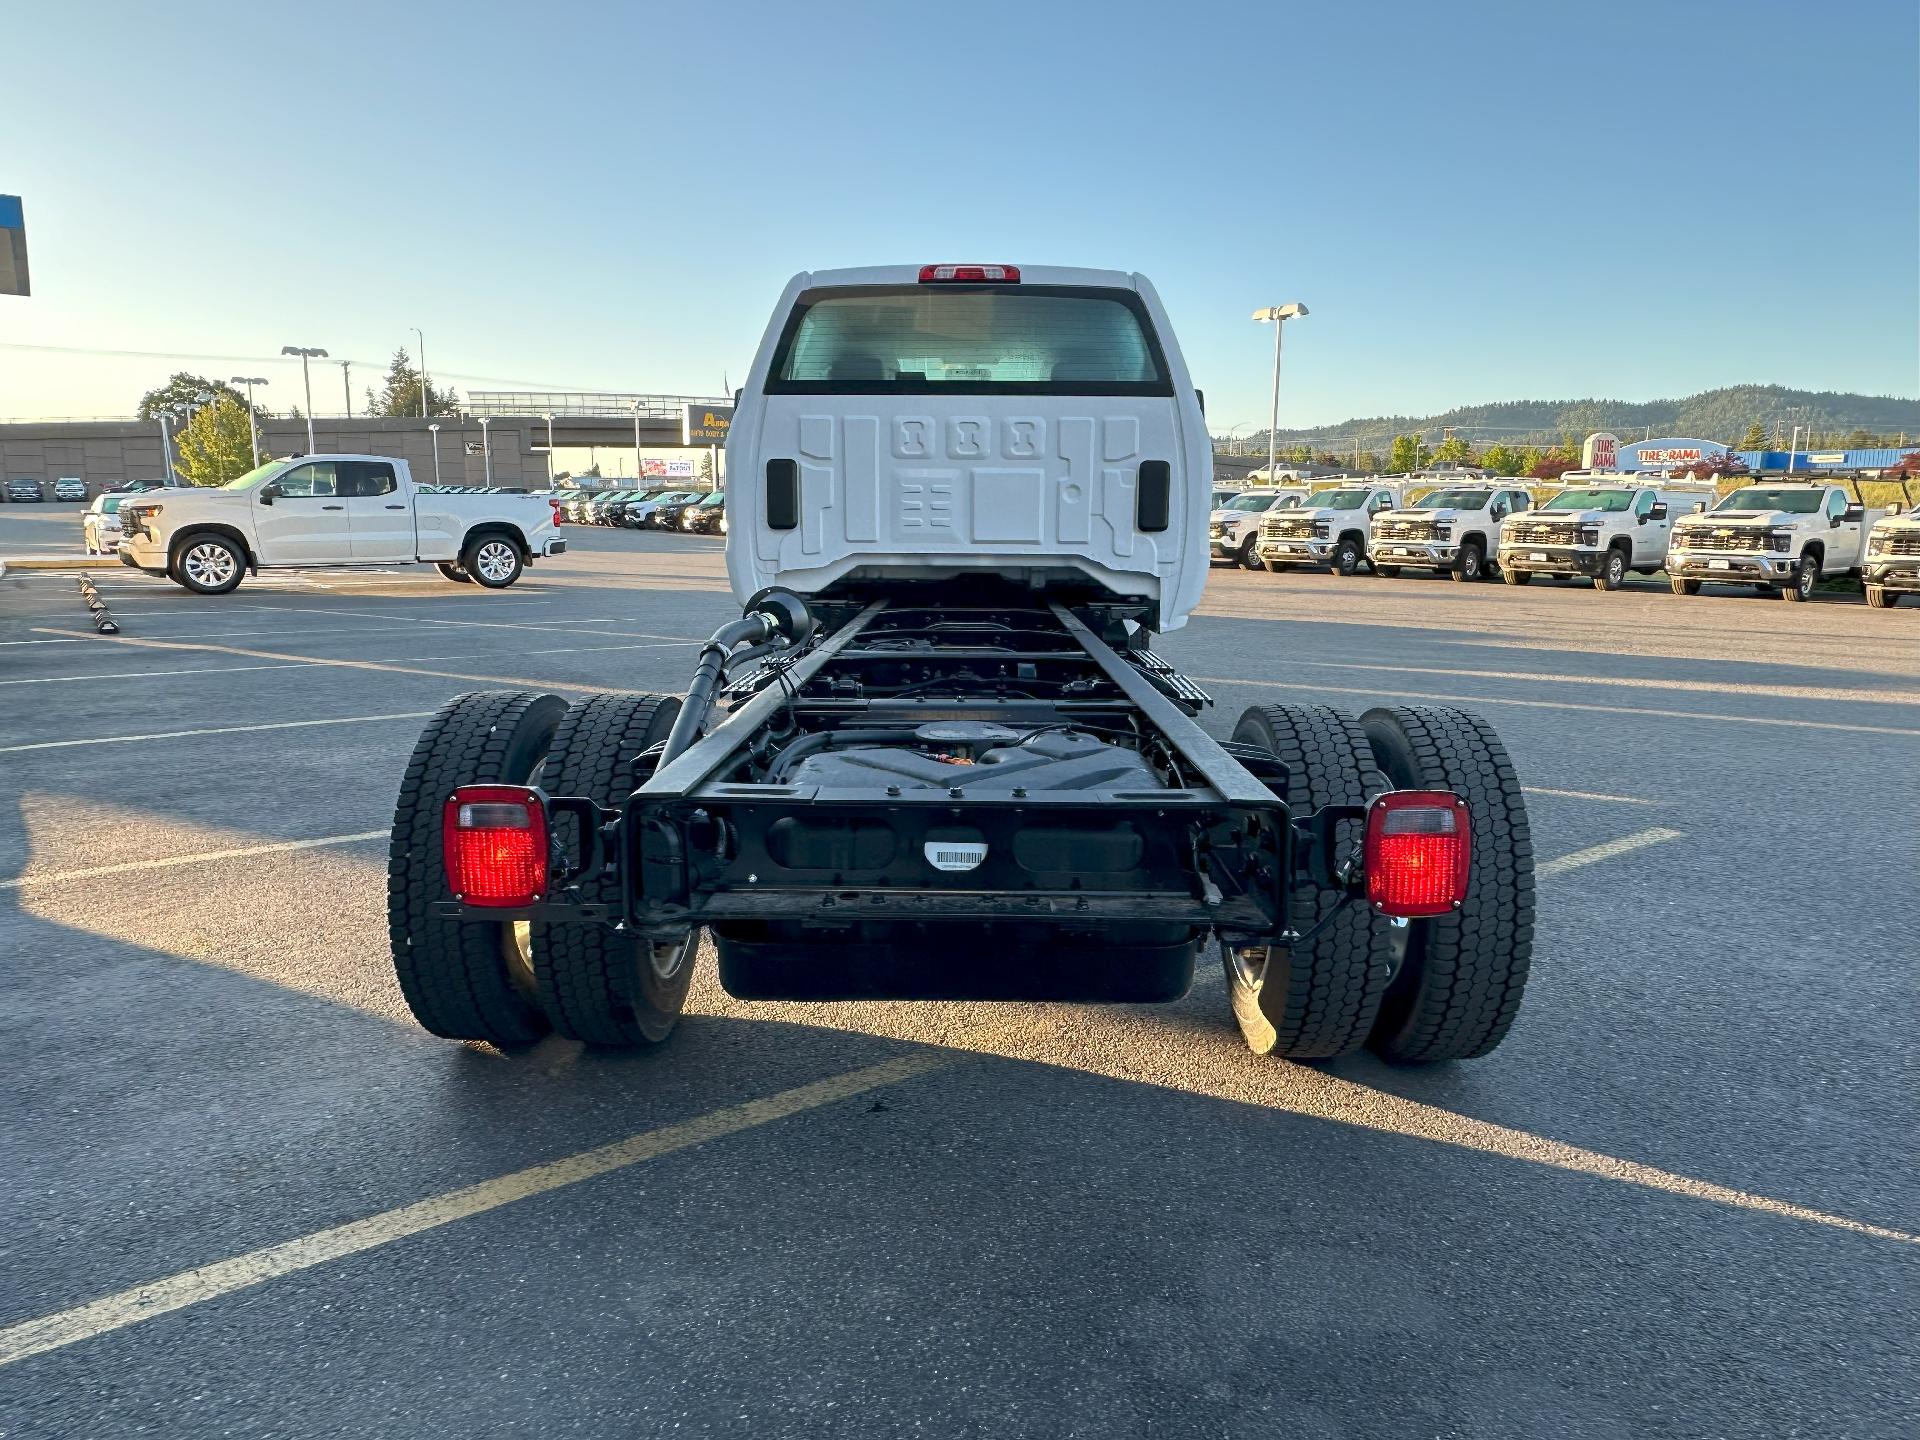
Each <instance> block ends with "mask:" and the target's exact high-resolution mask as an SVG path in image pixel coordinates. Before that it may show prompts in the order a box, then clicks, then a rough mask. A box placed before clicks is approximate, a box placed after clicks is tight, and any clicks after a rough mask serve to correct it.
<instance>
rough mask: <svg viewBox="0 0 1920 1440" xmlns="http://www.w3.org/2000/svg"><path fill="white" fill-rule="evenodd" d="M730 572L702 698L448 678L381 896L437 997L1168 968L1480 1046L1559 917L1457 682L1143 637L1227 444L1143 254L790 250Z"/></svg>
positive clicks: (1202, 560) (1176, 590) (638, 1004)
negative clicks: (1347, 692)
mask: <svg viewBox="0 0 1920 1440" xmlns="http://www.w3.org/2000/svg"><path fill="white" fill-rule="evenodd" d="M727 459H728V466H727V474H728V488H727V508H728V513H729V516H730V519H731V525H730V527H729V533H728V537H727V567H728V572H729V574H730V576H731V579H732V582H733V589H734V594H735V596H736V598H737V599H738V601H739V602H740V605H741V614H740V617H739V618H738V619H734V620H730V621H728V622H727V623H725V624H723V625H721V626H720V627H719V628H718V629H717V630H716V631H715V632H714V634H713V637H712V639H711V640H709V641H708V642H707V644H706V646H705V647H704V648H703V650H702V651H701V653H700V656H699V658H698V660H697V661H696V662H695V665H694V668H693V673H692V675H691V677H690V678H689V681H688V684H687V688H686V693H685V694H684V696H682V695H641V694H637V693H635V692H633V691H621V692H618V693H609V694H602V695H592V696H588V697H586V698H584V699H578V700H575V701H573V702H572V703H571V704H569V703H568V702H567V701H565V700H562V699H560V698H559V697H558V696H554V695H546V694H541V693H537V692H528V691H506V692H494V693H480V694H470V695H463V696H461V697H459V698H458V699H456V700H453V701H451V702H450V703H449V704H448V705H447V706H446V707H445V708H444V709H443V710H442V711H441V712H440V713H439V715H437V716H436V717H435V718H434V719H433V721H432V722H431V723H430V724H429V725H428V726H427V729H426V732H425V733H424V734H423V735H422V737H421V739H420V743H419V746H418V747H417V748H416V749H415V751H414V755H413V759H412V762H411V763H410V764H409V766H408V768H407V771H406V777H405V779H404V781H403V782H402V785H401V790H400V797H399V803H398V806H397V808H396V813H395V818H394V835H393V843H392V846H391V848H390V851H389V854H390V857H391V858H390V862H389V863H390V872H389V884H388V894H389V905H390V910H389V916H388V918H389V921H390V934H391V936H392V941H393V959H394V965H395V969H396V972H397V974H398V978H399V983H400V989H401V991H402V993H403V994H404V996H405V997H406V1000H407V1003H408V1005H409V1006H410V1007H411V1008H412V1010H413V1013H414V1014H415V1016H417V1017H418V1018H419V1020H420V1021H421V1022H422V1024H424V1025H425V1026H426V1027H427V1028H428V1029H430V1030H432V1031H435V1032H436V1033H438V1034H441V1035H445V1036H449V1037H455V1038H460V1039H466V1040H487V1041H491V1042H493V1043H494V1044H496V1045H503V1046H516V1045H524V1044H526V1043H528V1042H529V1041H531V1040H534V1039H536V1038H538V1037H539V1036H540V1035H541V1034H542V1033H543V1032H544V1031H546V1030H548V1029H553V1030H557V1031H559V1032H561V1033H562V1034H564V1035H567V1036H570V1037H573V1038H575V1039H578V1040H582V1041H586V1042H589V1043H594V1044H603V1045H649V1044H654V1043H657V1042H659V1041H661V1040H662V1039H664V1038H665V1037H666V1035H667V1033H668V1031H669V1030H670V1029H671V1028H672V1026H673V1023H674V1020H675V1018H676V1016H677V1015H678V1013H679V1011H680V1009H681V1007H682V1005H683V1003H684V1001H685V999H686V995H687V988H688V984H689V981H690V979H691V975H692V971H693V968H694V966H695V964H696V963H697V959H698V957H700V956H701V955H703V954H704V953H706V952H705V951H704V948H703V946H702V943H701V937H702V934H703V932H704V934H705V935H707V936H709V937H711V940H712V953H713V954H714V955H715V956H717V958H718V962H719V979H720V983H721V984H722V985H723V986H724V987H725V988H726V989H727V990H728V991H729V992H730V993H731V994H733V995H734V996H736V997H738V998H741V999H745V1000H761V999H766V1000H774V999H796V998H802V997H804V998H808V999H811V1000H818V1001H830V1000H841V999H855V998H864V999H876V998H893V999H920V998H925V999H942V998H946V999H955V998H964V999H976V1000H980V999H1034V998H1051V999H1056V1000H1067V999H1071V1000H1087V1001H1093V1000H1107V1001H1127V1002H1145V1001H1166V1000H1172V999H1174V998H1176V997H1178V996H1180V995H1183V994H1185V993H1186V991H1187V988H1188V986H1189V984H1190V982H1191V980H1192V976H1193V968H1194V963H1195V960H1196V959H1197V958H1198V957H1200V956H1201V955H1203V954H1205V955H1208V956H1210V957H1213V958H1214V959H1215V960H1216V963H1220V964H1222V965H1223V967H1224V971H1225V980H1226V992H1227V996H1228V997H1229V999H1230V1002H1231V1006H1232V1009H1233V1012H1234V1014H1235V1016H1236V1018H1237V1019H1238V1022H1239V1024H1240V1027H1241V1031H1242V1033H1243V1034H1244V1035H1245V1036H1246V1039H1247V1042H1248V1043H1249V1045H1251V1046H1252V1047H1253V1048H1254V1049H1255V1050H1257V1051H1260V1052H1261V1053H1263V1054H1275V1055H1287V1056H1296V1057H1306V1056H1315V1057H1325V1056H1332V1055H1340V1054H1344V1053H1347V1052H1349V1051H1352V1050H1355V1049H1358V1048H1359V1047H1362V1046H1371V1047H1373V1048H1374V1049H1375V1050H1376V1051H1378V1052H1380V1053H1382V1054H1384V1055H1386V1056H1389V1057H1391V1058H1393V1059H1394V1060H1396V1061H1399V1062H1402V1063H1422V1062H1427V1061H1434V1060H1442V1059H1458V1058H1463V1057H1467V1056H1473V1055H1483V1054H1485V1053H1486V1052H1488V1051H1489V1050H1491V1049H1492V1048H1493V1047H1494V1046H1495V1045H1497V1044H1498V1043H1499V1041H1500V1039H1501V1037H1502V1036H1503V1035H1504V1034H1505V1033H1506V1030H1507V1027H1508V1026H1509V1025H1510V1024H1511V1023H1512V1020H1513V1017H1514V1015H1515V1013H1516V1012H1517V1010H1518V1008H1519V1004H1520V997H1521V991H1522V989H1523V987H1524V985H1525V982H1526V975H1527V964H1528V956H1529V953H1530V951H1531V948H1532V939H1533V927H1534V899H1533V865H1532V844H1531V842H1530V840H1529V838H1528V831H1527V815H1526V805H1525V802H1524V799H1523V797H1522V795H1521V793H1520V789H1519V784H1518V781H1517V780H1516V778H1515V776H1514V771H1513V766H1512V765H1511V763H1509V761H1508V759H1507V756H1506V752H1505V751H1504V750H1503V749H1502V748H1501V745H1500V742H1499V740H1498V739H1497V738H1496V737H1495V735H1494V733H1493V731H1492V729H1491V728H1490V727H1489V726H1488V725H1487V723H1486V722H1485V721H1483V720H1481V719H1479V718H1478V717H1476V716H1474V715H1471V714H1468V713H1466V712H1463V711H1459V710H1453V709H1415V708H1405V707H1402V708H1394V709H1377V710H1371V711H1368V712H1367V713H1366V714H1365V715H1361V716H1349V715H1346V714H1344V713H1342V712H1340V711H1337V710H1332V709H1328V708H1325V707H1321V706H1281V705H1259V706H1255V707H1253V708H1251V709H1249V710H1247V711H1246V712H1245V713H1244V714H1243V715H1242V716H1241V717H1240V720H1239V723H1238V724H1237V725H1236V726H1235V727H1234V730H1233V734H1232V738H1231V739H1225V740H1223V739H1216V738H1214V737H1213V736H1212V735H1210V734H1209V733H1208V732H1207V731H1206V730H1205V729H1203V728H1202V727H1201V726H1200V724H1199V723H1198V721H1197V719H1196V716H1197V715H1198V714H1199V712H1200V711H1201V710H1202V709H1204V708H1205V707H1206V706H1207V705H1208V704H1209V703H1210V702H1209V700H1208V698H1207V696H1206V695H1205V693H1204V692H1202V691H1201V690H1200V689H1199V688H1198V687H1196V686H1195V685H1194V684H1193V683H1192V682H1191V681H1190V680H1188V679H1186V678H1185V677H1184V676H1182V675H1180V674H1179V673H1178V672H1177V671H1175V670H1174V669H1173V667H1172V666H1170V665H1169V664H1168V663H1167V662H1166V661H1165V660H1164V659H1162V658H1161V657H1160V656H1159V655H1158V654H1156V653H1155V651H1154V650H1153V648H1152V643H1151V642H1152V639H1153V637H1154V635H1155V634H1157V633H1159V632H1162V631H1166V630H1172V629H1175V628H1177V627H1178V626H1180V625H1183V624H1184V623H1185V622H1186V620H1187V618H1188V616H1189V615H1190V614H1192V612H1193V610H1194V607H1195V606H1196V605H1197V604H1198V603H1199V600H1200V595H1201V590H1202V587H1203V585H1204V583H1205V581H1206V577H1207V569H1208V546H1207V533H1206V521H1207V504H1208V501H1209V499H1210V496H1209V484H1210V480H1211V464H1212V456H1211V454H1210V453H1209V442H1208V438H1207V429H1206V423H1205V419H1204V417H1203V416H1202V414H1201V410H1200V403H1199V397H1198V395H1197V394H1196V392H1195V390H1194V388H1193V384H1192V381H1191V379H1190V378H1189V376H1188V373H1187V367H1186V362H1185V361H1184V360H1183V359H1182V358H1181V355H1180V350H1179V347H1178V346H1177V345H1176V344H1175V342H1174V337H1173V331H1172V328H1171V327H1170V326H1169V324H1168V321H1167V315H1166V311H1165V310H1164V309H1163V308H1162V306H1161V304H1160V300H1159V298H1158V296H1156V295H1155V293H1154V290H1153V287H1152V286H1151V285H1149V284H1148V283H1147V281H1146V280H1145V279H1144V278H1143V277H1141V276H1139V275H1135V274H1129V273H1126V272H1122V271H1107V270H1078V269H1056V268H1051V267H1049V268H1037V267H1035V268H1027V267H1016V266H1012V265H938V264H936V265H923V266H914V265H904V266H881V267H875V268H870V269H858V270H828V271H815V272H812V273H809V274H802V275H797V276H795V277H794V279H793V280H792V281H791V282H790V283H789V284H788V286H787V288H786V292H785V293H784V294H783V295H782V296H781V297H780V300H779V303H778V305H777V307H776V308H775V310H774V314H773V319H772V322H771V323H770V324H769V326H768V328H767V332H766V334H765V336H764V338H763V339H762V340H761V342H760V348H759V351H758V353H757V355H756V356H755V359H754V362H753V368H752V370H751V371H750V372H749V374H748V376H747V380H746V384H745V388H744V389H743V391H742V392H741V395H740V401H739V405H738V408H737V409H736V411H735V414H734V420H733V426H732V431H731V434H730V436H729V439H728V442H727Z"/></svg>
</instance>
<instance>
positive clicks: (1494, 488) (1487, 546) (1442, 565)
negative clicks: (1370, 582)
mask: <svg viewBox="0 0 1920 1440" xmlns="http://www.w3.org/2000/svg"><path fill="white" fill-rule="evenodd" d="M1532 504H1533V496H1532V495H1531V494H1529V493H1528V491H1527V490H1526V489H1525V488H1524V487H1522V486H1521V485H1520V484H1518V483H1517V482H1515V483H1513V484H1510V485H1486V484H1478V483H1476V484H1470V485H1449V486H1447V487H1446V488H1444V489H1440V490H1430V491H1428V492H1427V493H1426V494H1425V495H1422V496H1421V497H1420V498H1419V499H1418V500H1416V501H1415V502H1413V503H1412V504H1410V505H1407V506H1404V507H1402V508H1401V509H1399V510H1383V511H1381V512H1380V514H1378V515H1376V516H1374V518H1373V573H1374V574H1376V575H1384V576H1386V577H1387V578H1388V579H1392V578H1393V577H1394V576H1396V575H1398V574H1399V573H1400V572H1401V570H1402V569H1405V568H1409V567H1412V568H1419V569H1427V570H1446V571H1451V572H1452V573H1453V578H1454V579H1456V580H1485V579H1486V578H1487V577H1488V576H1489V575H1490V574H1492V570H1493V567H1492V565H1491V564H1489V562H1490V561H1493V560H1494V559H1495V558H1496V557H1497V556H1498V555H1499V553H1500V531H1501V527H1502V526H1503V525H1505V524H1506V521H1507V517H1508V516H1509V515H1517V514H1519V513H1520V512H1521V511H1523V510H1525V509H1527V508H1528V507H1529V506H1531V505H1532Z"/></svg>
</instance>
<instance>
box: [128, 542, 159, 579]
mask: <svg viewBox="0 0 1920 1440" xmlns="http://www.w3.org/2000/svg"><path fill="white" fill-rule="evenodd" d="M120 563H121V564H122V565H125V566H127V567H128V568H129V569H133V570H144V571H146V572H147V574H149V575H164V574H166V573H167V552H166V548H165V547H164V546H161V545H157V544H155V543H154V542H153V540H152V539H150V538H149V537H147V536H145V535H142V536H138V537H134V536H129V535H122V536H121V537H120Z"/></svg>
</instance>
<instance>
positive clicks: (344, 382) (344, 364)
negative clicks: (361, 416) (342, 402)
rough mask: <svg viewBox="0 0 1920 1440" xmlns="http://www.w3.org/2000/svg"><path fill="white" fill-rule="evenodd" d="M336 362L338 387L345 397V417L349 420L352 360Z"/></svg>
mask: <svg viewBox="0 0 1920 1440" xmlns="http://www.w3.org/2000/svg"><path fill="white" fill-rule="evenodd" d="M336 363H337V364H338V365H339V366H340V389H341V391H342V393H344V394H345V395H346V397H347V418H348V419H349V420H351V419H352V418H353V362H352V361H351V360H341V361H338V362H336Z"/></svg>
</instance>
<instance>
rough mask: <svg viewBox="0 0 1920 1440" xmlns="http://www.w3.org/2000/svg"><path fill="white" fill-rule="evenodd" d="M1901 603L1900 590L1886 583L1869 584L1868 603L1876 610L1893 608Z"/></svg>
mask: <svg viewBox="0 0 1920 1440" xmlns="http://www.w3.org/2000/svg"><path fill="white" fill-rule="evenodd" d="M1899 603H1900V592H1899V591H1898V590H1889V589H1887V587H1886V586H1884V585H1869V586H1867V604H1868V605H1869V606H1870V607H1871V608H1873V609H1875V610H1891V609H1892V608H1893V607H1894V606H1896V605H1898V604H1899Z"/></svg>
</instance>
